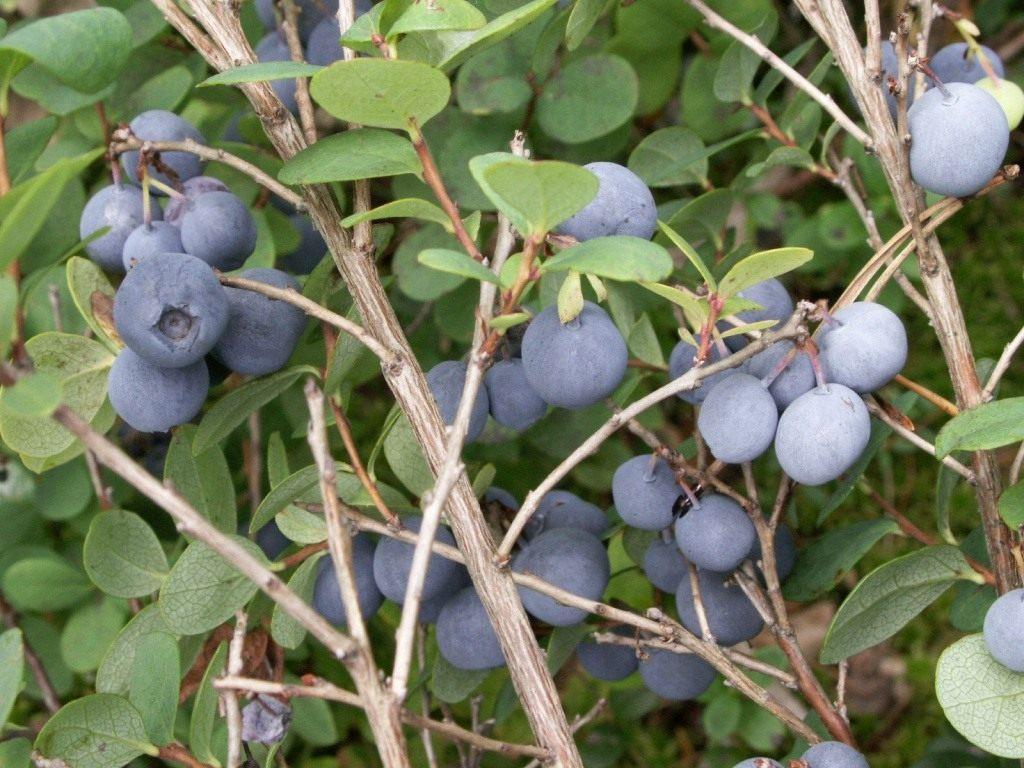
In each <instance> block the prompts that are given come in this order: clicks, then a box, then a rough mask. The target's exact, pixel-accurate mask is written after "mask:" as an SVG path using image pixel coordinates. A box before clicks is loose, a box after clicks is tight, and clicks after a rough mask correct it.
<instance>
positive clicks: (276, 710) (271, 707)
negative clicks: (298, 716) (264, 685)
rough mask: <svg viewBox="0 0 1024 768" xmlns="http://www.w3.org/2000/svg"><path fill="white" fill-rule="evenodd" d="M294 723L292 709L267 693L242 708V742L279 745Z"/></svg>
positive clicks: (289, 705)
mask: <svg viewBox="0 0 1024 768" xmlns="http://www.w3.org/2000/svg"><path fill="white" fill-rule="evenodd" d="M291 721H292V707H291V704H289V703H288V702H286V701H281V700H280V699H278V698H275V697H274V696H270V695H269V694H266V693H258V694H256V697H255V698H254V699H253V700H252V701H250V702H249V703H248V704H246V705H245V706H244V707H242V741H254V742H257V743H259V744H277V743H278V742H279V741H281V740H282V739H284V737H285V734H286V733H288V726H289V725H290V724H291Z"/></svg>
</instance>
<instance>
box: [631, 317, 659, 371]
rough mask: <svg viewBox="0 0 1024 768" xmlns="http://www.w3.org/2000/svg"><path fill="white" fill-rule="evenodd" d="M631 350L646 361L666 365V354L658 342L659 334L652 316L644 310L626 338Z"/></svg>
mask: <svg viewBox="0 0 1024 768" xmlns="http://www.w3.org/2000/svg"><path fill="white" fill-rule="evenodd" d="M626 343H627V346H628V347H629V350H630V351H631V352H632V353H633V354H634V355H636V356H637V357H638V358H639V359H641V360H643V361H644V362H645V363H649V364H651V365H657V366H663V365H665V355H664V354H663V353H662V351H661V345H660V344H659V343H658V334H657V333H656V332H655V330H654V324H653V323H652V322H651V318H650V317H649V316H648V315H647V313H646V312H644V313H643V314H642V315H640V317H639V318H638V319H637V321H636V323H634V324H633V327H632V329H630V332H629V336H628V337H627V339H626Z"/></svg>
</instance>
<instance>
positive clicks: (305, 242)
mask: <svg viewBox="0 0 1024 768" xmlns="http://www.w3.org/2000/svg"><path fill="white" fill-rule="evenodd" d="M288 220H289V221H290V222H291V223H292V226H293V227H295V230H296V231H297V232H298V233H299V244H298V246H296V248H295V250H294V251H292V252H291V253H289V254H287V255H285V256H284V257H283V264H284V266H285V267H287V268H288V269H290V270H291V271H292V272H294V273H295V274H297V275H308V274H309V273H310V272H312V271H313V269H314V268H315V267H316V265H317V264H319V263H320V262H321V261H323V260H324V254H326V253H327V242H326V241H325V240H324V236H323V235H321V234H320V230H318V229H317V228H316V227H315V226H313V221H312V219H310V218H309V217H308V216H304V215H302V214H300V213H296V214H293V215H291V216H289V217H288Z"/></svg>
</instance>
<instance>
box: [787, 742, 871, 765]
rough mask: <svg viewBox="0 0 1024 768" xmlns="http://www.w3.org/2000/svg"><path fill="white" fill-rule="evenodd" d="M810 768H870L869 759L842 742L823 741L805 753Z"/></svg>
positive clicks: (804, 759)
mask: <svg viewBox="0 0 1024 768" xmlns="http://www.w3.org/2000/svg"><path fill="white" fill-rule="evenodd" d="M801 760H803V761H804V762H805V763H807V766H808V768H870V766H869V765H868V761H867V758H865V757H864V755H862V754H861V753H860V752H858V751H857V750H856V749H854V748H853V747H851V746H849V745H847V744H843V743H842V742H841V741H823V742H821V743H820V744H815V745H814V746H813V747H811V748H810V749H808V750H807V751H806V752H804V754H803V757H802V758H801Z"/></svg>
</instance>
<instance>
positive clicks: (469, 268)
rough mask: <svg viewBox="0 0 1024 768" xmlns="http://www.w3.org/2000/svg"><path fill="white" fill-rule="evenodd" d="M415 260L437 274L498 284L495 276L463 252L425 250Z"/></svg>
mask: <svg viewBox="0 0 1024 768" xmlns="http://www.w3.org/2000/svg"><path fill="white" fill-rule="evenodd" d="M416 260H417V261H418V262H419V263H420V264H422V265H423V266H425V267H430V268H431V269H436V270H437V271H438V272H448V273H450V274H453V275H462V276H463V277H468V278H470V279H472V280H482V281H484V282H487V283H494V284H495V285H497V284H498V276H497V275H496V274H494V273H493V272H492V271H491V270H489V269H488V268H487V267H485V266H484V265H483V264H481V263H480V262H479V261H476V260H475V259H473V258H472V257H471V256H469V255H468V254H467V253H465V252H464V251H455V250H452V249H450V248H427V249H426V250H425V251H420V253H419V256H417V257H416Z"/></svg>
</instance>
